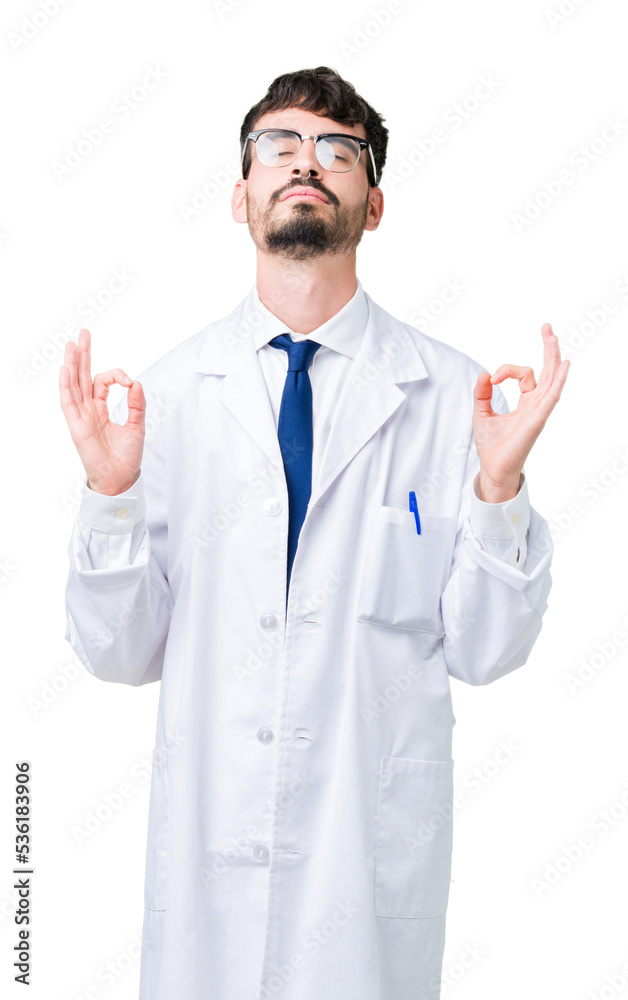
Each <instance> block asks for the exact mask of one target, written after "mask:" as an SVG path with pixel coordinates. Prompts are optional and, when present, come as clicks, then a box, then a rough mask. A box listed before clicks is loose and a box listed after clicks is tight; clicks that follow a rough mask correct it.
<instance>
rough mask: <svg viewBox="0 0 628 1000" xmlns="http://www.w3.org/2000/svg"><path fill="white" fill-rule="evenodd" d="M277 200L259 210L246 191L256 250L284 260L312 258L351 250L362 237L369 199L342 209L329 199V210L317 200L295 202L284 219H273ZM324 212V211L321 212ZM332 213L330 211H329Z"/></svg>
mask: <svg viewBox="0 0 628 1000" xmlns="http://www.w3.org/2000/svg"><path fill="white" fill-rule="evenodd" d="M276 204H277V201H276V200H275V199H271V203H270V205H269V206H268V207H267V208H266V209H265V210H263V211H262V210H261V209H260V208H259V206H258V205H257V204H256V203H255V202H253V201H252V200H251V199H250V198H249V196H248V192H247V197H246V206H247V215H248V224H249V232H250V234H251V238H252V240H253V242H254V243H255V245H256V247H257V248H258V249H259V250H263V251H265V252H266V253H271V254H277V255H278V256H281V257H284V258H285V259H286V260H299V261H304V260H312V259H314V258H315V257H321V256H323V255H325V254H350V253H353V251H354V250H355V248H356V247H357V246H358V244H359V242H360V240H361V239H362V234H363V232H364V226H365V223H366V217H367V215H368V198H367V199H366V200H365V201H364V203H363V204H361V205H356V206H354V207H352V208H349V209H343V208H342V206H341V205H340V204H337V203H336V204H333V203H331V202H330V207H331V209H332V212H330V211H329V210H328V209H327V208H324V209H320V208H319V207H318V202H312V201H309V200H307V199H305V200H304V201H295V202H293V204H292V205H291V207H290V212H289V213H288V215H287V216H286V217H285V218H282V219H276V218H273V213H274V212H275V205H276ZM323 213H325V214H323ZM332 213H333V214H332Z"/></svg>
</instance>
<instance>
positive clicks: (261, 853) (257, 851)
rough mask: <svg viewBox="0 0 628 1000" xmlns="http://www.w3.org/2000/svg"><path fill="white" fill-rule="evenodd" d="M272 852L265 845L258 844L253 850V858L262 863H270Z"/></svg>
mask: <svg viewBox="0 0 628 1000" xmlns="http://www.w3.org/2000/svg"><path fill="white" fill-rule="evenodd" d="M269 856H270V852H269V850H268V848H267V847H266V846H265V845H264V844H256V845H255V847H254V848H253V857H254V858H255V860H256V861H261V862H262V863H263V862H265V861H268V858H269Z"/></svg>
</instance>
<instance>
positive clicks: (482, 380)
mask: <svg viewBox="0 0 628 1000" xmlns="http://www.w3.org/2000/svg"><path fill="white" fill-rule="evenodd" d="M492 398H493V383H492V382H491V375H490V372H480V374H479V375H478V380H477V382H476V383H475V389H474V390H473V409H474V412H475V413H476V414H480V416H487V417H488V416H490V415H491V413H492V412H493V407H492V406H491V400H492Z"/></svg>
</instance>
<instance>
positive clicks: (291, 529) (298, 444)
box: [269, 333, 321, 587]
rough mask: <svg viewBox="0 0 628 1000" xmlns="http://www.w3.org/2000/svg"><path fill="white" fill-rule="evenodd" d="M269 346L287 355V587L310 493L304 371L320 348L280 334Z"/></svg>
mask: <svg viewBox="0 0 628 1000" xmlns="http://www.w3.org/2000/svg"><path fill="white" fill-rule="evenodd" d="M269 343H270V344H271V345H272V346H273V347H277V348H280V349H282V350H284V351H287V352H288V374H287V375H286V381H285V383H284V387H283V395H282V397H281V406H280V408H279V420H278V424H277V435H278V437H279V446H280V448H281V455H282V458H283V466H284V471H285V474H286V483H287V486H288V587H289V586H290V574H291V573H292V563H293V562H294V556H295V553H296V550H297V542H298V540H299V532H300V531H301V525H302V524H303V520H304V518H305V512H306V510H307V505H308V502H309V499H310V494H311V492H312V441H313V432H312V385H311V383H310V376H309V374H308V368H309V367H310V364H311V363H312V358H313V357H314V355H315V354H316V352H317V350H318V348H319V347H320V346H321V345H320V344H317V343H316V341H314V340H292V338H291V337H290V335H289V334H287V333H280V334H279V336H278V337H273V339H272V340H270V341H269Z"/></svg>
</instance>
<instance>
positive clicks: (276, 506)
mask: <svg viewBox="0 0 628 1000" xmlns="http://www.w3.org/2000/svg"><path fill="white" fill-rule="evenodd" d="M280 510H281V500H278V499H277V497H267V498H266V499H265V500H264V512H265V513H266V514H278V513H279V511H280Z"/></svg>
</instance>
